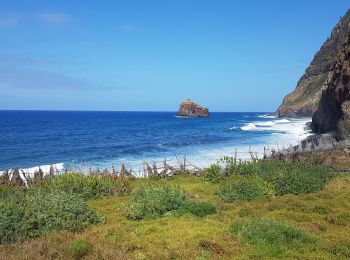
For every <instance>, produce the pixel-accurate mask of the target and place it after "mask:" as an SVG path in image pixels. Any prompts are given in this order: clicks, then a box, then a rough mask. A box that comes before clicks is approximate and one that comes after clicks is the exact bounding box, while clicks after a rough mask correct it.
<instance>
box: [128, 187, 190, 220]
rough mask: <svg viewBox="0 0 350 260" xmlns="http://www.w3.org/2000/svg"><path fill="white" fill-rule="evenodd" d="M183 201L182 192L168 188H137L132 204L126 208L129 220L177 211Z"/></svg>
mask: <svg viewBox="0 0 350 260" xmlns="http://www.w3.org/2000/svg"><path fill="white" fill-rule="evenodd" d="M184 201H185V195H184V193H183V192H181V191H179V190H176V189H173V188H170V187H168V186H160V187H148V188H144V187H142V188H139V189H138V191H137V192H136V193H135V194H134V196H133V202H132V203H131V204H129V205H128V206H127V207H126V211H127V216H128V218H130V219H143V218H146V217H156V216H162V215H163V214H165V213H166V212H169V211H173V210H177V209H179V208H180V207H181V206H182V205H183V204H184Z"/></svg>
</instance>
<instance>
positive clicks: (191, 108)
mask: <svg viewBox="0 0 350 260" xmlns="http://www.w3.org/2000/svg"><path fill="white" fill-rule="evenodd" d="M176 116H180V117H208V116H209V110H208V108H205V107H202V106H200V105H198V104H196V103H194V102H193V101H192V100H191V99H185V100H184V101H183V102H182V103H181V104H180V107H179V111H177V113H176Z"/></svg>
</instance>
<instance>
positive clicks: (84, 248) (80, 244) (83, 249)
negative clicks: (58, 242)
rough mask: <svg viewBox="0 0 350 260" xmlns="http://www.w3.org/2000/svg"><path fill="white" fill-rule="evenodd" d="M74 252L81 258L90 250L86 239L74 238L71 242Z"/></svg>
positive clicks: (77, 257)
mask: <svg viewBox="0 0 350 260" xmlns="http://www.w3.org/2000/svg"><path fill="white" fill-rule="evenodd" d="M71 250H72V254H73V256H74V257H75V258H76V259H80V258H82V257H83V256H85V255H86V254H87V252H88V245H87V243H86V242H85V241H84V240H81V239H74V240H73V241H72V243H71Z"/></svg>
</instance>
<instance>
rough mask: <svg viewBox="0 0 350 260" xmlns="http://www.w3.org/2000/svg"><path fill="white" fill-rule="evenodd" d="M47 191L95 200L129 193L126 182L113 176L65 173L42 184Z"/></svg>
mask: <svg viewBox="0 0 350 260" xmlns="http://www.w3.org/2000/svg"><path fill="white" fill-rule="evenodd" d="M44 187H46V188H47V189H49V190H56V191H63V192H69V193H73V194H76V195H78V196H81V197H83V198H84V199H95V198H101V197H104V196H111V195H125V194H128V193H129V192H130V187H129V185H128V183H127V182H125V181H124V180H121V179H119V178H116V177H114V176H107V177H106V176H98V175H89V176H87V175H84V174H80V173H66V174H63V175H60V176H57V177H55V178H53V179H52V180H49V181H47V182H46V183H45V184H44Z"/></svg>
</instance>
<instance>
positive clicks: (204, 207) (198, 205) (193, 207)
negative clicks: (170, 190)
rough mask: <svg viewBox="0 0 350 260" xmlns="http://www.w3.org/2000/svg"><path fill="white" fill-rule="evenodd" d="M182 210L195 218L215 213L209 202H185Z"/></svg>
mask: <svg viewBox="0 0 350 260" xmlns="http://www.w3.org/2000/svg"><path fill="white" fill-rule="evenodd" d="M184 209H186V210H187V211H188V212H190V213H192V214H193V215H195V216H197V217H204V216H207V215H210V214H215V213H216V208H215V207H214V206H213V205H212V204H210V203H209V202H205V201H194V200H189V201H186V203H185V205H184Z"/></svg>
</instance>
